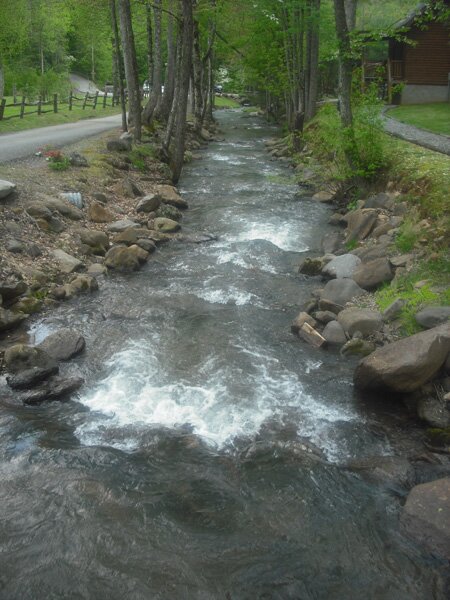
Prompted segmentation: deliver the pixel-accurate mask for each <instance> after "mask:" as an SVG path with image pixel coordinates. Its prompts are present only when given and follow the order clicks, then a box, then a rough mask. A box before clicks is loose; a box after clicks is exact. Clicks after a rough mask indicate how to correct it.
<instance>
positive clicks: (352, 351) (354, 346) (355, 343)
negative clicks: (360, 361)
mask: <svg viewBox="0 0 450 600" xmlns="http://www.w3.org/2000/svg"><path fill="white" fill-rule="evenodd" d="M374 350H375V344H374V343H373V342H368V341H367V340H363V339H361V338H353V339H351V340H349V341H348V342H347V343H346V344H344V346H342V348H341V356H346V357H347V356H369V355H370V354H372V352H374Z"/></svg>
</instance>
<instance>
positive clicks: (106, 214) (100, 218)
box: [88, 202, 114, 223]
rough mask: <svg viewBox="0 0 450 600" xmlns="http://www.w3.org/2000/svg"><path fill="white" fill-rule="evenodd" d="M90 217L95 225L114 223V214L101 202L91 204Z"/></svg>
mask: <svg viewBox="0 0 450 600" xmlns="http://www.w3.org/2000/svg"><path fill="white" fill-rule="evenodd" d="M88 217H89V220H90V221H92V222H93V223H111V222H112V221H114V215H113V214H112V212H111V211H110V210H108V209H107V208H105V207H104V206H103V204H100V202H91V204H90V205H89V208H88Z"/></svg>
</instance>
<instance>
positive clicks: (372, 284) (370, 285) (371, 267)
mask: <svg viewBox="0 0 450 600" xmlns="http://www.w3.org/2000/svg"><path fill="white" fill-rule="evenodd" d="M393 277H394V273H393V272H392V269H391V266H390V264H389V261H388V259H387V258H377V259H376V260H372V261H371V262H368V263H364V264H361V265H360V266H359V267H357V268H356V269H355V271H354V273H353V279H354V281H356V283H357V284H358V285H359V286H360V287H361V288H363V289H364V290H375V289H376V288H377V287H379V286H380V285H381V284H383V283H386V282H388V281H391V280H392V279H393Z"/></svg>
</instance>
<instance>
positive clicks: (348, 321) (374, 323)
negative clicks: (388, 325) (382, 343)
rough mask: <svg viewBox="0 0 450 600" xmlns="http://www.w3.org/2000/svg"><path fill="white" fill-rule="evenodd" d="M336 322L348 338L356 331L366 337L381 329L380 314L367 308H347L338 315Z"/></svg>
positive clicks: (381, 320)
mask: <svg viewBox="0 0 450 600" xmlns="http://www.w3.org/2000/svg"><path fill="white" fill-rule="evenodd" d="M338 321H339V323H340V324H341V325H342V327H343V329H344V330H345V331H346V332H347V333H348V334H349V336H350V337H352V336H353V334H354V333H355V332H356V331H360V332H361V334H362V336H363V337H367V336H368V335H370V334H371V333H374V332H375V331H380V330H381V329H382V328H383V319H382V317H381V314H380V313H379V312H376V311H374V310H369V309H367V308H347V309H345V310H343V311H341V312H340V313H339V315H338Z"/></svg>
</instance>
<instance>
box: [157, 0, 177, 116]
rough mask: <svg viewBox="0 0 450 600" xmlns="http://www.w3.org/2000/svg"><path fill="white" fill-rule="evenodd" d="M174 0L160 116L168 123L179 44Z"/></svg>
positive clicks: (169, 18) (168, 27)
mask: <svg viewBox="0 0 450 600" xmlns="http://www.w3.org/2000/svg"><path fill="white" fill-rule="evenodd" d="M174 9H175V7H174V0H170V2H169V11H170V13H171V14H169V16H168V18H167V69H166V79H165V82H164V94H163V97H162V100H161V107H160V111H159V115H160V117H161V118H162V119H164V120H165V121H167V119H168V118H169V114H170V109H171V107H172V102H173V94H174V91H175V68H176V60H177V56H176V53H177V42H176V37H175V19H174V17H173V14H172V13H173V12H174Z"/></svg>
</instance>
